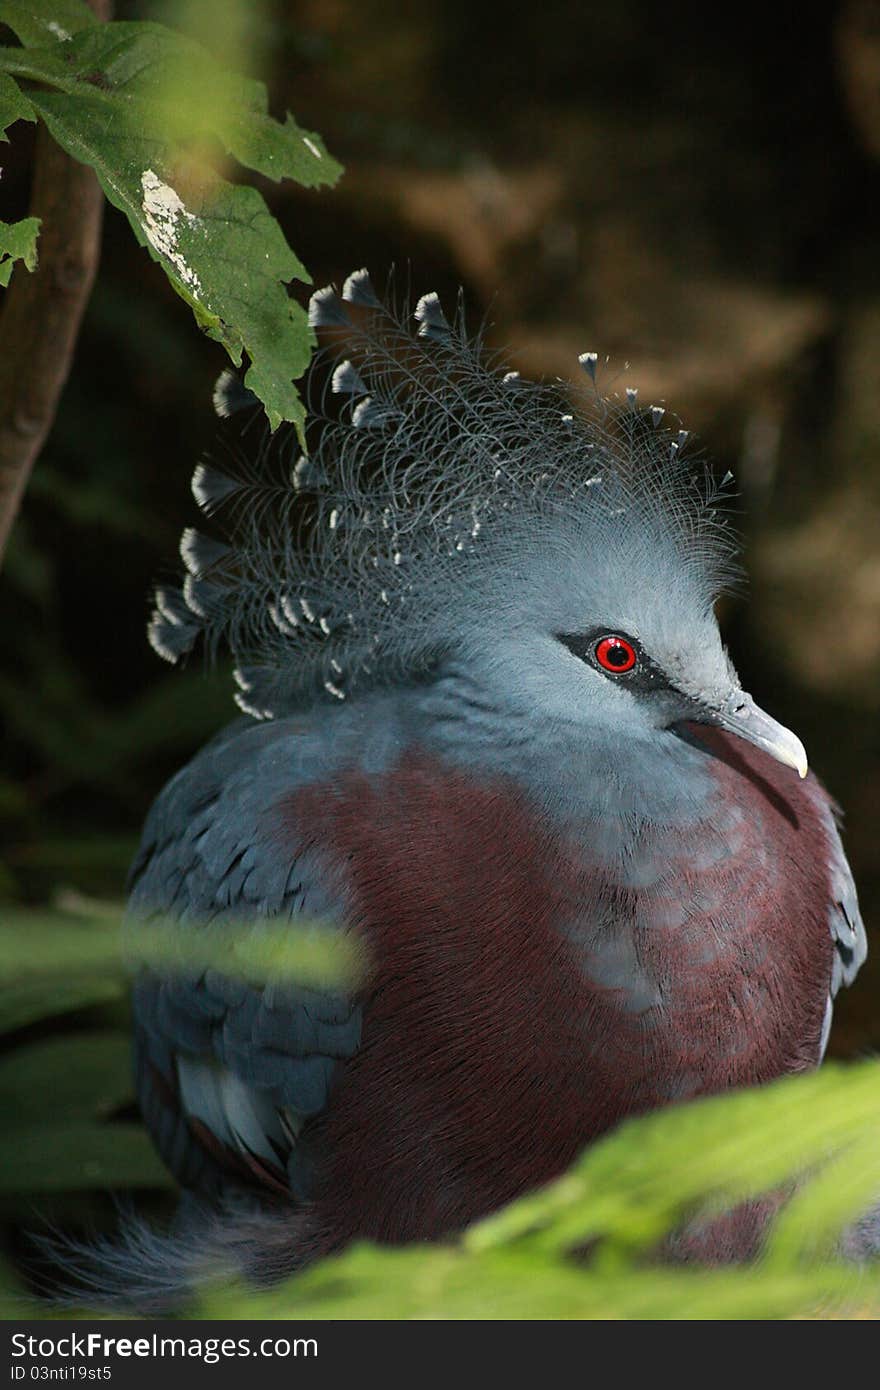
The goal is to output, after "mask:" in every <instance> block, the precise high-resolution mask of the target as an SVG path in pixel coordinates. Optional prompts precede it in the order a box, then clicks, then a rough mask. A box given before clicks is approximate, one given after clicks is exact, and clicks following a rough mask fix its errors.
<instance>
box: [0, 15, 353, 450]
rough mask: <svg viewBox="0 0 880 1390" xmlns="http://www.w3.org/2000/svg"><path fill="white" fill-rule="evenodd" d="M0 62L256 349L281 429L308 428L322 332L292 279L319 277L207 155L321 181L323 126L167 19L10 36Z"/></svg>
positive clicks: (232, 344)
mask: <svg viewBox="0 0 880 1390" xmlns="http://www.w3.org/2000/svg"><path fill="white" fill-rule="evenodd" d="M27 32H28V33H29V34H31V33H33V32H34V31H32V30H28V31H27ZM0 69H5V72H6V73H7V74H12V75H15V76H17V77H18V78H19V79H20V80H25V81H28V80H30V81H33V82H37V83H39V84H41V85H40V88H39V89H37V88H35V89H33V90H29V92H28V97H29V100H30V103H31V105H32V106H33V108H34V109H35V110H36V111H37V112H38V113H39V114H40V116H41V117H42V118H43V120H44V121H45V122H46V125H47V126H48V128H49V130H50V132H51V134H52V135H53V137H54V138H55V139H56V140H57V141H58V143H59V144H60V145H61V146H62V148H64V149H65V150H66V151H67V152H68V153H69V154H71V155H72V156H73V157H74V158H75V159H78V160H80V161H82V162H83V163H86V164H89V165H91V166H92V167H93V168H94V169H95V170H96V172H97V174H98V177H99V179H100V181H101V185H102V187H103V189H104V191H105V193H106V195H107V197H108V199H109V200H110V202H112V203H113V204H114V206H116V207H118V208H119V209H120V210H121V211H122V212H124V213H125V215H126V217H127V218H128V220H129V223H130V224H131V227H132V229H133V231H134V233H135V236H136V237H137V239H138V241H139V242H140V243H141V245H143V246H145V247H146V248H147V249H148V251H149V253H150V255H151V256H152V258H153V259H154V260H155V261H156V262H157V263H158V264H160V265H161V266H162V268H163V269H164V271H165V273H166V274H167V276H168V278H169V280H170V281H171V284H172V285H173V286H174V288H175V290H176V291H177V292H178V294H179V295H180V296H181V297H182V298H183V299H184V300H185V301H186V302H187V303H188V304H189V305H190V307H191V308H192V310H193V313H194V314H195V317H196V320H197V322H198V324H199V326H200V327H201V328H202V329H203V330H204V331H205V332H206V333H208V334H209V336H211V337H212V338H215V339H216V340H217V341H218V342H220V343H222V344H223V346H224V347H225V349H226V351H227V352H228V354H229V356H230V357H231V359H232V361H233V362H234V363H235V364H236V365H239V364H240V363H241V361H242V355H243V353H247V355H248V357H249V359H250V367H249V369H248V371H247V374H246V376H245V381H246V383H247V385H248V386H249V387H250V388H251V390H253V391H254V392H255V393H256V394H257V395H258V396H259V398H260V399H261V400H262V401H263V403H264V405H265V408H266V414H267V416H268V418H269V422H270V425H271V426H272V428H273V429H274V428H275V427H276V426H277V425H278V424H279V423H280V422H281V420H291V421H293V422H294V423H295V424H296V425H297V428H298V429H300V430H301V429H302V425H303V421H304V411H303V407H302V404H301V402H300V400H299V397H298V394H297V392H296V389H295V387H294V385H293V382H294V380H295V379H296V378H298V377H299V376H301V375H302V373H303V372H304V370H305V368H306V366H307V365H308V361H309V357H310V354H311V349H312V347H313V345H314V335H313V333H312V331H311V329H310V328H309V326H308V322H307V318H306V315H305V312H304V311H303V309H302V307H301V306H300V305H298V304H297V303H296V302H294V301H292V300H291V299H290V297H289V295H288V293H287V289H286V286H287V285H288V284H289V283H290V282H291V281H292V280H300V281H303V282H306V283H308V282H309V281H310V277H309V275H308V272H307V271H306V269H305V267H304V266H303V265H302V263H301V262H300V260H299V259H298V257H297V256H296V255H295V254H294V252H293V251H292V250H291V249H290V247H289V246H288V245H287V242H286V241H285V238H284V236H283V234H282V232H281V230H280V228H279V226H278V224H277V222H276V221H275V219H274V218H273V217H272V216H271V214H270V212H269V210H268V208H267V207H266V204H265V202H264V200H263V198H262V196H261V195H260V194H259V193H258V192H257V191H256V189H253V188H246V187H238V186H234V185H232V184H231V183H229V182H227V181H226V179H224V178H223V177H221V175H220V174H219V172H218V171H217V170H216V168H214V167H212V165H211V163H210V162H209V161H208V160H206V158H205V154H206V150H207V149H209V148H210V146H211V145H216V147H217V148H218V149H219V150H220V151H222V152H224V153H225V154H226V155H228V156H231V157H232V158H234V159H237V160H239V161H240V162H241V163H243V164H245V165H247V166H248V167H250V168H253V169H256V170H257V171H258V172H260V173H262V174H264V175H266V176H267V177H269V178H273V179H280V178H292V179H295V180H296V181H297V182H298V183H300V184H303V185H305V186H306V187H317V186H320V185H322V184H329V183H333V182H335V180H336V179H337V178H338V176H339V173H340V172H341V170H340V166H339V165H338V164H337V163H336V162H335V161H334V160H333V159H332V158H331V157H330V156H329V155H328V153H327V151H326V149H325V148H324V145H323V143H322V142H321V140H320V137H318V136H317V135H315V134H314V133H313V132H309V131H305V130H302V129H300V127H299V126H298V125H297V124H296V122H295V121H294V119H293V117H292V116H290V115H289V114H288V115H287V117H286V119H285V121H284V122H283V123H279V122H278V121H275V120H274V119H273V118H272V117H271V116H270V115H269V112H268V98H267V94H266V89H265V87H264V85H263V84H262V83H260V82H257V81H255V80H254V79H252V78H249V77H244V76H241V75H239V74H236V73H230V72H228V71H226V70H224V69H223V68H221V67H220V66H219V65H218V64H217V63H216V62H215V61H214V60H213V59H212V58H211V56H210V55H209V54H208V53H207V52H206V50H205V49H203V48H202V47H201V46H200V45H199V44H197V43H195V42H194V41H193V40H191V39H187V38H185V37H183V36H182V35H179V34H175V33H174V32H173V31H172V30H170V29H166V28H165V27H164V26H162V25H159V24H149V23H126V22H117V23H112V24H105V25H90V26H88V27H85V28H82V29H80V30H79V31H78V32H72V33H71V36H70V37H69V38H68V39H67V40H66V41H65V42H63V43H58V42H53V43H51V44H47V45H44V46H42V47H27V48H24V49H2V50H0ZM45 87H48V88H49V89H50V90H43V88H45ZM206 142H207V143H206Z"/></svg>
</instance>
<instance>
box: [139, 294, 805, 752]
mask: <svg viewBox="0 0 880 1390" xmlns="http://www.w3.org/2000/svg"><path fill="white" fill-rule="evenodd" d="M310 321H311V323H312V325H313V327H315V328H316V329H318V330H324V331H325V332H326V334H327V335H328V336H329V337H330V339H331V346H330V348H329V349H328V351H331V352H332V351H334V350H337V351H336V356H337V359H338V358H339V356H340V355H341V354H339V353H338V347H339V345H340V343H344V345H345V348H346V350H347V351H348V352H349V353H350V356H349V357H348V358H345V359H343V360H337V362H336V365H335V368H334V370H333V371H332V376H331V378H330V383H331V391H330V393H329V397H330V399H331V400H333V401H334V403H335V406H336V408H335V409H333V410H328V409H327V408H326V397H325V398H323V399H320V400H319V399H317V398H316V396H315V393H314V392H313V396H312V401H311V404H312V416H311V424H310V427H309V428H310V435H309V441H310V448H309V453H308V455H307V456H306V455H301V456H299V457H296V456H295V455H291V454H290V452H289V443H288V444H284V443H279V442H278V441H274V442H272V443H270V444H268V445H267V446H266V447H265V448H264V449H263V451H262V454H261V458H260V460H259V462H258V465H257V466H256V467H254V466H253V464H251V465H250V466H249V467H248V468H247V470H245V471H244V472H243V473H242V475H241V476H239V477H236V478H233V477H230V476H228V475H227V474H225V473H221V472H219V471H218V470H216V469H215V468H214V467H213V466H211V465H206V464H200V465H199V467H198V468H197V470H196V474H195V477H194V479H193V490H194V493H195V496H196V500H197V501H198V502H199V504H200V506H201V507H202V509H203V510H204V511H205V512H206V513H207V514H209V515H214V514H215V513H218V512H221V511H223V512H225V513H226V514H227V516H228V517H229V518H230V525H229V527H228V529H229V531H230V535H231V542H232V543H231V544H229V545H226V544H221V543H219V542H218V541H216V540H212V539H209V538H207V537H205V536H204V535H202V534H200V533H198V532H195V531H193V530H190V529H188V530H187V531H186V532H185V533H184V538H183V542H182V545H181V554H182V557H183V560H184V563H185V565H186V568H187V577H186V581H185V584H184V587H183V590H182V592H179V593H178V592H176V591H174V590H168V589H163V590H161V591H159V593H158V594H157V611H156V614H155V615H154V618H153V621H152V624H151V628H150V635H151V640H152V642H153V645H154V647H155V648H156V650H157V651H159V653H160V654H161V655H163V656H166V657H168V658H170V659H174V660H176V659H177V658H178V657H180V656H181V655H183V654H184V653H186V652H187V651H188V650H189V649H190V648H191V646H192V645H193V643H194V641H195V639H196V637H197V636H198V635H199V633H200V631H203V630H204V631H206V633H207V636H208V640H209V642H211V643H216V642H217V641H218V640H219V639H222V640H223V641H224V642H225V643H226V644H227V645H228V646H229V648H231V650H232V652H233V654H234V655H235V657H236V661H237V663H238V667H237V680H238V683H239V686H240V691H239V695H238V697H237V698H238V700H239V703H240V705H241V707H242V708H243V709H245V710H246V711H247V712H248V713H250V714H252V715H254V716H255V717H257V718H271V717H273V716H275V715H277V714H281V713H284V712H287V711H288V710H289V709H291V708H292V707H295V706H296V705H297V704H301V703H302V702H303V701H304V700H305V701H314V700H315V699H326V700H328V701H330V702H334V701H339V700H347V699H356V698H357V697H358V695H359V694H360V693H361V692H363V691H364V690H366V689H368V688H370V687H375V686H377V685H389V684H394V683H398V684H399V683H403V682H423V683H428V684H430V683H431V682H432V681H435V680H437V679H439V678H441V677H442V676H443V675H444V674H447V673H449V672H450V671H457V672H459V673H460V674H461V675H463V676H464V677H465V678H466V679H468V680H470V681H472V682H474V683H475V684H476V685H477V686H479V688H480V690H481V692H482V696H481V698H482V699H484V700H487V701H488V704H489V707H491V708H493V709H494V710H495V711H496V713H498V714H499V715H502V716H503V714H504V711H505V710H510V711H511V712H513V711H516V712H517V713H518V714H520V715H522V714H523V713H524V712H525V713H527V714H528V715H529V717H530V718H532V719H534V720H536V721H541V722H542V723H549V724H553V725H554V726H559V727H563V726H568V727H570V728H572V729H573V730H574V731H575V733H577V731H578V730H579V729H580V730H583V731H584V732H585V733H588V732H590V731H596V730H598V729H603V730H607V731H608V732H609V734H611V733H613V735H614V738H615V739H616V740H618V741H619V740H620V739H621V738H622V737H628V738H629V741H630V744H631V746H632V747H634V748H636V749H637V748H638V747H639V745H640V743H641V742H642V740H644V739H646V738H650V737H653V736H655V735H656V734H657V732H658V731H668V730H674V729H675V728H676V727H677V726H679V725H680V724H682V723H684V722H687V721H696V722H703V723H710V724H715V725H719V726H721V727H722V728H725V729H727V730H728V731H730V732H732V733H734V734H736V735H737V736H739V737H741V738H744V739H747V740H748V741H750V742H751V743H754V744H756V745H757V746H758V747H760V748H762V749H764V750H765V751H766V752H767V753H769V754H771V755H772V756H773V757H775V758H777V759H779V760H780V761H781V762H783V763H786V764H788V765H790V766H791V767H792V768H794V769H796V770H797V771H798V772H799V773H800V775H801V776H804V775H805V774H806V756H805V753H804V749H803V746H802V744H801V743H800V741H799V740H798V739H797V738H796V736H795V735H794V734H792V733H791V732H790V731H789V730H787V729H785V728H783V727H782V726H781V725H779V724H777V723H776V722H775V721H774V720H773V719H771V718H770V717H769V715H767V714H765V713H763V712H762V711H761V710H760V709H758V707H757V706H756V705H755V704H754V702H753V701H752V700H751V699H750V697H749V696H748V695H747V694H746V693H745V692H744V691H743V690H742V689H741V687H740V684H739V681H738V679H737V676H736V672H735V671H734V669H733V667H732V665H731V663H730V661H729V659H728V657H727V654H726V652H725V650H724V647H723V645H722V642H721V639H720V635H719V631H718V626H717V622H716V618H715V613H714V605H715V601H716V598H717V596H718V593H719V591H720V589H721V588H723V587H724V585H725V583H726V582H727V581H728V580H729V578H730V577H731V573H732V570H733V568H734V557H735V551H736V546H735V542H734V540H733V539H732V536H731V532H730V528H729V525H728V522H727V519H726V517H725V514H724V508H723V505H721V503H722V502H723V498H722V497H721V496H720V495H719V491H718V489H717V488H714V487H713V485H712V484H711V483H710V481H709V476H708V473H707V471H706V470H705V468H701V467H699V466H698V465H697V464H696V463H695V462H693V461H692V460H690V459H689V457H688V453H689V451H688V448H687V445H688V439H687V433H686V431H684V430H680V429H678V427H677V424H675V425H673V427H672V428H670V426H669V423H668V417H667V415H666V412H665V410H664V409H663V408H662V407H660V406H656V405H655V406H648V407H646V408H642V407H641V406H640V404H639V402H638V398H637V393H636V392H635V391H633V390H628V391H626V392H624V393H622V395H621V396H620V397H619V398H618V397H617V396H614V395H612V396H611V397H610V398H609V397H605V396H604V395H602V394H601V393H600V392H599V390H598V388H597V385H596V356H595V354H593V353H584V354H583V355H582V356H581V358H580V366H581V368H582V369H583V372H582V374H581V399H580V403H579V407H577V408H573V407H572V405H571V397H570V394H566V392H565V391H564V390H563V389H562V388H561V387H559V386H553V387H547V386H546V385H537V384H534V383H528V382H524V381H522V380H521V379H520V378H519V376H518V374H517V373H514V372H503V371H499V370H493V369H492V368H491V366H487V365H486V364H485V363H484V360H483V357H482V353H481V345H480V343H479V341H477V342H474V341H472V340H470V339H469V338H468V336H467V334H466V332H465V328H464V321H463V315H462V314H461V312H459V314H458V316H457V317H456V320H455V322H454V323H450V322H448V321H447V319H446V317H445V315H444V313H443V311H442V308H441V307H440V304H439V301H438V299H437V297H436V295H426V296H424V297H423V299H421V300H420V301H419V303H418V304H417V306H416V309H415V313H414V314H413V315H411V316H409V315H400V314H396V313H394V312H393V311H392V310H390V309H389V308H388V307H387V306H386V305H385V304H383V303H382V302H381V301H380V300H379V298H378V297H377V295H376V294H375V292H374V290H373V287H372V285H371V283H370V280H369V277H368V275H367V273H366V271H357V272H355V273H354V274H353V275H351V276H349V277H348V279H347V281H346V282H345V286H344V287H343V292H342V296H341V298H340V297H339V296H337V295H336V293H335V292H334V291H333V290H331V289H327V290H321V291H318V293H317V294H316V295H314V296H313V298H312V301H311V306H310ZM215 402H216V403H217V405H218V410H219V411H220V413H221V414H228V413H230V411H233V410H237V409H239V408H241V407H242V406H243V405H244V406H247V404H248V403H249V402H248V396H247V393H246V392H243V391H242V389H241V386H240V384H238V383H235V382H233V381H231V379H229V378H228V377H226V376H224V378H221V382H220V383H218V392H217V395H216V396H215Z"/></svg>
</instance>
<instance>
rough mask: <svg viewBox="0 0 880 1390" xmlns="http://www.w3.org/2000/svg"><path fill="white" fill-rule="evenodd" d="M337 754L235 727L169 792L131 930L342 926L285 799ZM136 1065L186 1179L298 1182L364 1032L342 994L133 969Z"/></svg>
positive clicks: (296, 733) (147, 840)
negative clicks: (284, 821) (309, 1127)
mask: <svg viewBox="0 0 880 1390" xmlns="http://www.w3.org/2000/svg"><path fill="white" fill-rule="evenodd" d="M333 763H334V757H333V755H332V754H331V753H330V752H328V751H325V749H324V748H323V746H322V742H321V739H320V738H316V737H315V736H314V733H313V731H310V730H309V729H306V730H300V729H297V727H296V725H295V724H294V722H293V721H279V722H277V723H273V724H271V725H254V724H252V723H251V722H250V721H248V722H247V723H244V722H243V721H241V722H239V723H238V724H237V725H234V726H232V728H231V729H230V730H228V731H224V734H223V735H221V736H220V737H219V738H218V739H216V740H215V741H214V742H213V743H212V744H209V745H208V746H207V747H206V748H205V749H203V750H202V752H201V753H200V754H199V755H198V756H197V757H196V758H195V759H194V761H193V762H192V763H191V764H190V765H189V766H188V767H186V768H184V769H183V771H182V772H181V773H179V774H178V775H177V776H176V777H175V778H174V779H173V780H172V781H171V782H170V783H169V785H168V786H167V787H166V789H165V791H164V792H163V793H162V795H161V796H160V797H159V798H158V800H157V802H156V804H155V805H154V807H153V809H152V811H151V812H150V815H149V817H148V819H147V822H146V825H145V828H144V835H143V841H142V844H141V848H140V852H139V854H138V856H137V859H136V860H135V863H134V865H133V867H132V873H131V880H130V884H131V894H130V900H129V916H128V923H129V928H130V929H134V928H137V930H139V931H144V930H146V931H148V930H149V924H150V923H151V922H156V921H160V920H162V919H167V918H173V919H176V920H177V921H178V922H181V923H185V924H189V925H190V926H191V928H192V930H193V931H210V930H212V928H214V929H216V927H217V926H219V925H221V924H223V923H230V922H235V923H236V924H240V923H244V924H248V923H251V924H252V927H251V929H252V930H254V931H259V929H260V923H261V922H265V921H266V919H269V918H272V919H278V918H283V919H287V920H289V921H291V922H292V923H295V922H297V921H299V922H300V923H301V924H306V923H308V922H309V921H314V920H318V921H320V922H321V923H322V924H323V925H324V926H326V924H328V923H335V924H337V925H338V926H339V927H340V929H344V927H345V918H346V902H345V897H346V894H345V889H344V885H343V884H342V883H341V882H340V880H339V878H338V875H336V874H335V872H334V870H333V869H332V867H331V866H330V865H329V863H328V862H327V859H326V856H325V855H324V854H323V853H322V852H321V851H320V849H319V848H318V847H317V846H316V845H314V844H313V843H310V841H309V835H308V828H307V827H306V828H304V829H302V828H300V829H299V831H298V833H297V834H295V835H293V836H291V833H290V827H289V825H287V826H284V827H282V826H281V825H280V822H279V817H280V814H281V813H280V810H279V808H280V807H281V806H282V805H283V804H284V803H285V801H286V800H287V799H288V798H290V797H291V796H292V795H295V793H296V791H297V790H299V789H300V788H301V787H303V786H305V785H308V784H310V783H312V784H313V783H315V782H316V781H319V780H320V778H321V776H328V777H330V776H332V771H333ZM134 1010H135V1023H136V1033H137V1045H136V1070H137V1074H138V1086H139V1092H140V1096H141V1104H142V1107H143V1110H144V1114H145V1117H146V1120H147V1123H148V1125H149V1127H150V1129H151V1131H152V1133H153V1136H154V1138H155V1141H156V1143H157V1146H158V1147H159V1149H160V1151H161V1152H162V1154H163V1156H164V1158H165V1160H166V1162H167V1163H168V1164H169V1166H170V1167H171V1168H172V1170H173V1171H174V1173H175V1174H176V1176H177V1177H178V1178H179V1180H180V1181H181V1182H182V1183H183V1184H184V1185H185V1186H197V1187H202V1188H208V1189H210V1188H214V1189H216V1188H218V1187H222V1186H224V1184H225V1183H227V1182H229V1181H230V1180H235V1179H236V1177H237V1178H240V1179H241V1180H242V1181H246V1180H248V1178H249V1177H253V1176H254V1175H256V1176H257V1178H259V1177H260V1176H262V1175H263V1174H270V1175H274V1177H275V1178H276V1179H277V1178H279V1175H283V1178H284V1180H285V1181H286V1182H287V1183H288V1185H289V1186H290V1187H291V1188H292V1189H293V1190H294V1191H295V1192H296V1191H299V1190H301V1188H302V1186H303V1181H304V1179H303V1174H302V1173H301V1172H300V1171H299V1168H298V1161H299V1157H300V1155H299V1154H298V1152H297V1150H298V1143H297V1139H298V1134H299V1131H300V1129H301V1128H302V1126H303V1125H304V1124H305V1122H306V1121H307V1120H308V1119H309V1118H311V1117H312V1116H314V1115H316V1114H317V1113H318V1112H320V1111H321V1110H322V1109H323V1108H324V1107H325V1106H326V1104H327V1100H328V1096H329V1093H330V1089H331V1087H332V1085H333V1081H334V1076H335V1074H336V1072H337V1068H338V1067H339V1065H340V1064H341V1063H344V1061H345V1060H346V1059H347V1058H350V1057H351V1056H353V1055H354V1053H355V1052H356V1050H357V1048H358V1045H359V1042H360V1029H361V1015H360V1008H359V1005H358V1003H357V1002H356V1001H355V1000H354V999H353V998H352V997H350V996H349V995H348V994H346V993H345V992H343V991H341V990H334V989H330V988H309V987H306V986H304V985H298V984H294V983H284V984H277V983H270V984H267V985H265V986H263V987H256V986H254V985H252V984H249V983H247V982H245V981H244V980H241V979H234V978H231V977H229V976H226V975H224V974H222V973H220V972H219V971H218V970H216V969H206V970H191V971H190V972H189V973H187V974H180V973H175V974H164V973H162V972H161V971H160V970H159V969H157V968H155V967H151V968H149V969H147V968H141V969H140V970H139V972H138V974H137V976H136V979H135V986H134Z"/></svg>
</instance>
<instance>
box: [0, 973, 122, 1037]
mask: <svg viewBox="0 0 880 1390" xmlns="http://www.w3.org/2000/svg"><path fill="white" fill-rule="evenodd" d="M126 992H127V991H126V986H125V983H124V981H123V980H122V978H121V977H120V978H118V979H112V978H111V977H109V976H107V977H101V976H98V977H94V978H92V977H89V976H88V975H82V976H73V977H71V976H69V975H43V976H35V977H33V978H30V979H22V978H19V979H16V980H10V981H9V982H8V983H4V984H2V985H0V1034H2V1033H12V1032H15V1030H16V1029H18V1028H26V1027H27V1026H28V1025H29V1024H31V1023H38V1022H39V1021H40V1020H41V1019H44V1018H55V1017H57V1016H59V1015H61V1014H68V1013H76V1012H77V1011H78V1010H80V1009H90V1008H93V1007H94V1006H95V1005H96V1004H111V1003H113V1002H115V1000H117V999H121V998H122V997H123V996H124V995H125V993H126Z"/></svg>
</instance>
